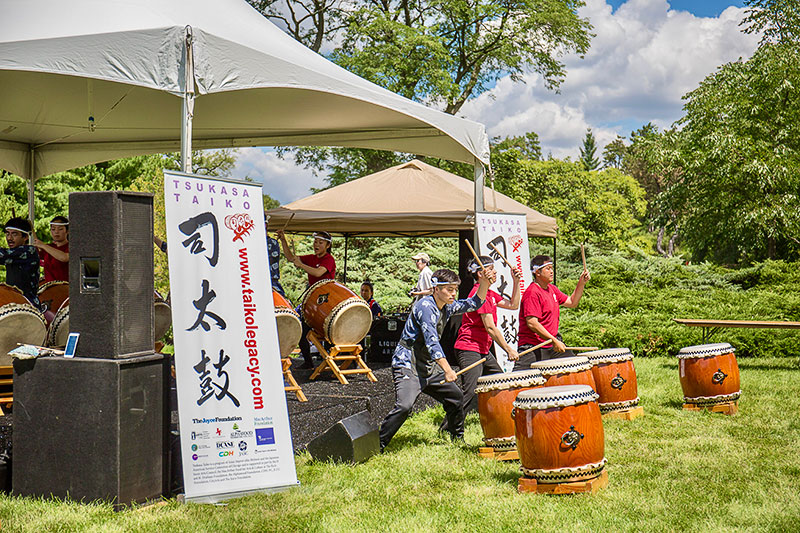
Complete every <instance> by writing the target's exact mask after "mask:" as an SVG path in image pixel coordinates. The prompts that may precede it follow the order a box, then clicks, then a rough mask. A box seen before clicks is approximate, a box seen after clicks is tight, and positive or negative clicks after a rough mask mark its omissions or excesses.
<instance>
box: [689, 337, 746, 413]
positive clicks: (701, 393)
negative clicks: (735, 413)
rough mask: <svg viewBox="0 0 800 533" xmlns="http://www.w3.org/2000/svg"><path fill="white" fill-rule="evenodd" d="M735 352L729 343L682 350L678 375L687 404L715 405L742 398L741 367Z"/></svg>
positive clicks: (702, 345)
mask: <svg viewBox="0 0 800 533" xmlns="http://www.w3.org/2000/svg"><path fill="white" fill-rule="evenodd" d="M734 350H735V349H734V348H733V347H732V346H731V345H730V344H728V343H727V342H722V343H716V344H701V345H699V346H688V347H686V348H681V350H680V351H679V352H678V371H679V373H680V378H681V388H683V400H684V401H685V402H686V403H691V404H697V405H715V404H718V403H725V402H732V401H734V400H737V399H738V398H739V396H740V394H741V390H740V388H739V365H738V364H737V363H736V356H735V355H734V354H733V352H734Z"/></svg>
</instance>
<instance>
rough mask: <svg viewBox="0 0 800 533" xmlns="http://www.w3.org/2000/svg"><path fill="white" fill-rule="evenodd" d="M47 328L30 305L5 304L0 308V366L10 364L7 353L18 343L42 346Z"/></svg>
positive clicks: (40, 315)
mask: <svg viewBox="0 0 800 533" xmlns="http://www.w3.org/2000/svg"><path fill="white" fill-rule="evenodd" d="M46 335H47V328H46V327H45V325H44V316H43V315H42V314H41V313H40V312H39V311H37V310H36V309H34V307H33V306H32V305H30V304H6V305H4V306H2V307H0V365H10V364H11V362H12V359H11V356H9V355H8V352H10V351H11V350H13V349H14V348H16V347H17V344H18V343H22V344H34V345H36V346H41V345H42V344H44V341H45V336H46Z"/></svg>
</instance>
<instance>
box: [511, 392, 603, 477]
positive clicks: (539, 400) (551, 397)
mask: <svg viewBox="0 0 800 533" xmlns="http://www.w3.org/2000/svg"><path fill="white" fill-rule="evenodd" d="M597 398H598V395H597V393H596V392H595V391H594V390H592V388H591V387H590V386H588V385H562V386H558V387H538V388H534V389H530V390H526V391H523V392H520V393H519V395H518V396H517V399H516V400H515V401H514V422H515V427H516V437H517V451H518V453H519V459H520V463H521V464H522V468H521V470H522V473H523V475H524V476H526V477H529V478H533V479H535V480H536V481H537V483H568V482H573V481H585V480H588V479H592V478H595V477H597V476H599V475H600V474H601V472H602V471H603V468H604V467H605V465H606V458H605V435H604V433H603V421H602V418H601V416H600V408H599V407H598V406H597V401H596V400H597Z"/></svg>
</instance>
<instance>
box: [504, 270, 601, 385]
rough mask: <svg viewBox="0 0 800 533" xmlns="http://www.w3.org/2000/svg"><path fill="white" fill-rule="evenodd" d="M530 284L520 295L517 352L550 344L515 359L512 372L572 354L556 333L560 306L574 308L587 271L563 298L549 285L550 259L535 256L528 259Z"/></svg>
mask: <svg viewBox="0 0 800 533" xmlns="http://www.w3.org/2000/svg"><path fill="white" fill-rule="evenodd" d="M531 272H532V273H533V283H531V284H530V286H529V287H528V288H527V289H525V294H523V295H522V306H521V307H520V310H519V343H518V344H519V348H518V350H519V351H520V352H523V351H525V350H527V349H528V348H532V347H533V346H535V345H537V344H540V343H542V342H544V341H545V340H550V341H552V344H550V345H549V346H545V347H544V348H539V349H538V350H534V351H533V352H531V353H528V354H525V355H524V356H522V357H521V358H520V359H518V360H517V362H516V364H515V365H514V371H517V370H527V369H529V368H530V366H531V363H534V362H536V361H544V360H546V359H554V358H556V357H567V356H570V355H574V354H573V353H572V352H571V351H567V350H566V346H565V345H564V342H563V341H562V340H561V335H560V334H559V332H558V321H559V313H560V310H559V308H560V306H562V305H563V306H564V307H578V302H580V300H581V296H583V288H584V287H585V286H586V282H587V281H589V279H590V277H591V276H590V275H589V271H588V270H584V271H583V272H582V273H581V277H580V278H579V279H578V285H577V286H576V287H575V290H574V291H572V294H571V295H569V296H567V295H566V294H564V293H563V292H561V291H560V290H558V287H556V286H555V285H553V274H554V272H553V259H552V258H550V257H549V256H546V255H537V256H536V257H534V258H533V259H532V260H531Z"/></svg>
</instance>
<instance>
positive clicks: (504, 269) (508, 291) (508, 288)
mask: <svg viewBox="0 0 800 533" xmlns="http://www.w3.org/2000/svg"><path fill="white" fill-rule="evenodd" d="M475 224H476V225H477V228H478V241H479V242H480V247H479V248H478V249H479V253H480V254H481V255H488V256H489V257H491V258H493V259H494V268H495V270H496V271H497V282H496V283H495V284H494V285H493V286H492V290H493V291H495V292H497V293H498V294H500V295H502V296H503V297H504V298H508V299H511V295H512V294H513V292H514V279H513V278H512V277H511V269H510V268H509V267H508V266H506V264H505V263H504V262H503V260H502V259H500V256H498V254H497V252H495V251H494V250H493V249H492V248H491V247H490V246H489V245H490V244H491V245H493V246H494V247H496V248H497V249H498V250H499V251H500V253H502V254H503V256H504V257H505V258H506V259H508V261H509V262H510V263H511V264H512V265H515V266H516V267H517V268H519V269H520V270H521V271H522V280H521V281H520V298H521V295H522V293H523V292H525V288H526V287H527V286H528V285H530V284H531V282H532V281H533V278H532V277H531V270H530V263H531V254H530V250H529V249H528V232H527V227H528V226H527V222H526V220H525V215H516V214H510V213H477V216H476V217H475ZM497 327H498V328H500V330H501V331H502V332H503V336H504V337H505V339H506V342H507V343H508V344H509V345H510V346H512V347H513V348H514V349H516V348H517V335H518V333H519V310H514V311H511V310H509V309H501V308H499V307H498V308H497ZM494 349H495V352H496V354H497V362H498V363H500V366H502V367H503V368H504V369H505V370H506V371H509V370H511V369H512V368H513V367H514V362H513V361H509V360H508V356H507V354H506V352H505V351H504V350H503V349H502V348H500V346H498V345H497V343H495V345H494Z"/></svg>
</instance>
